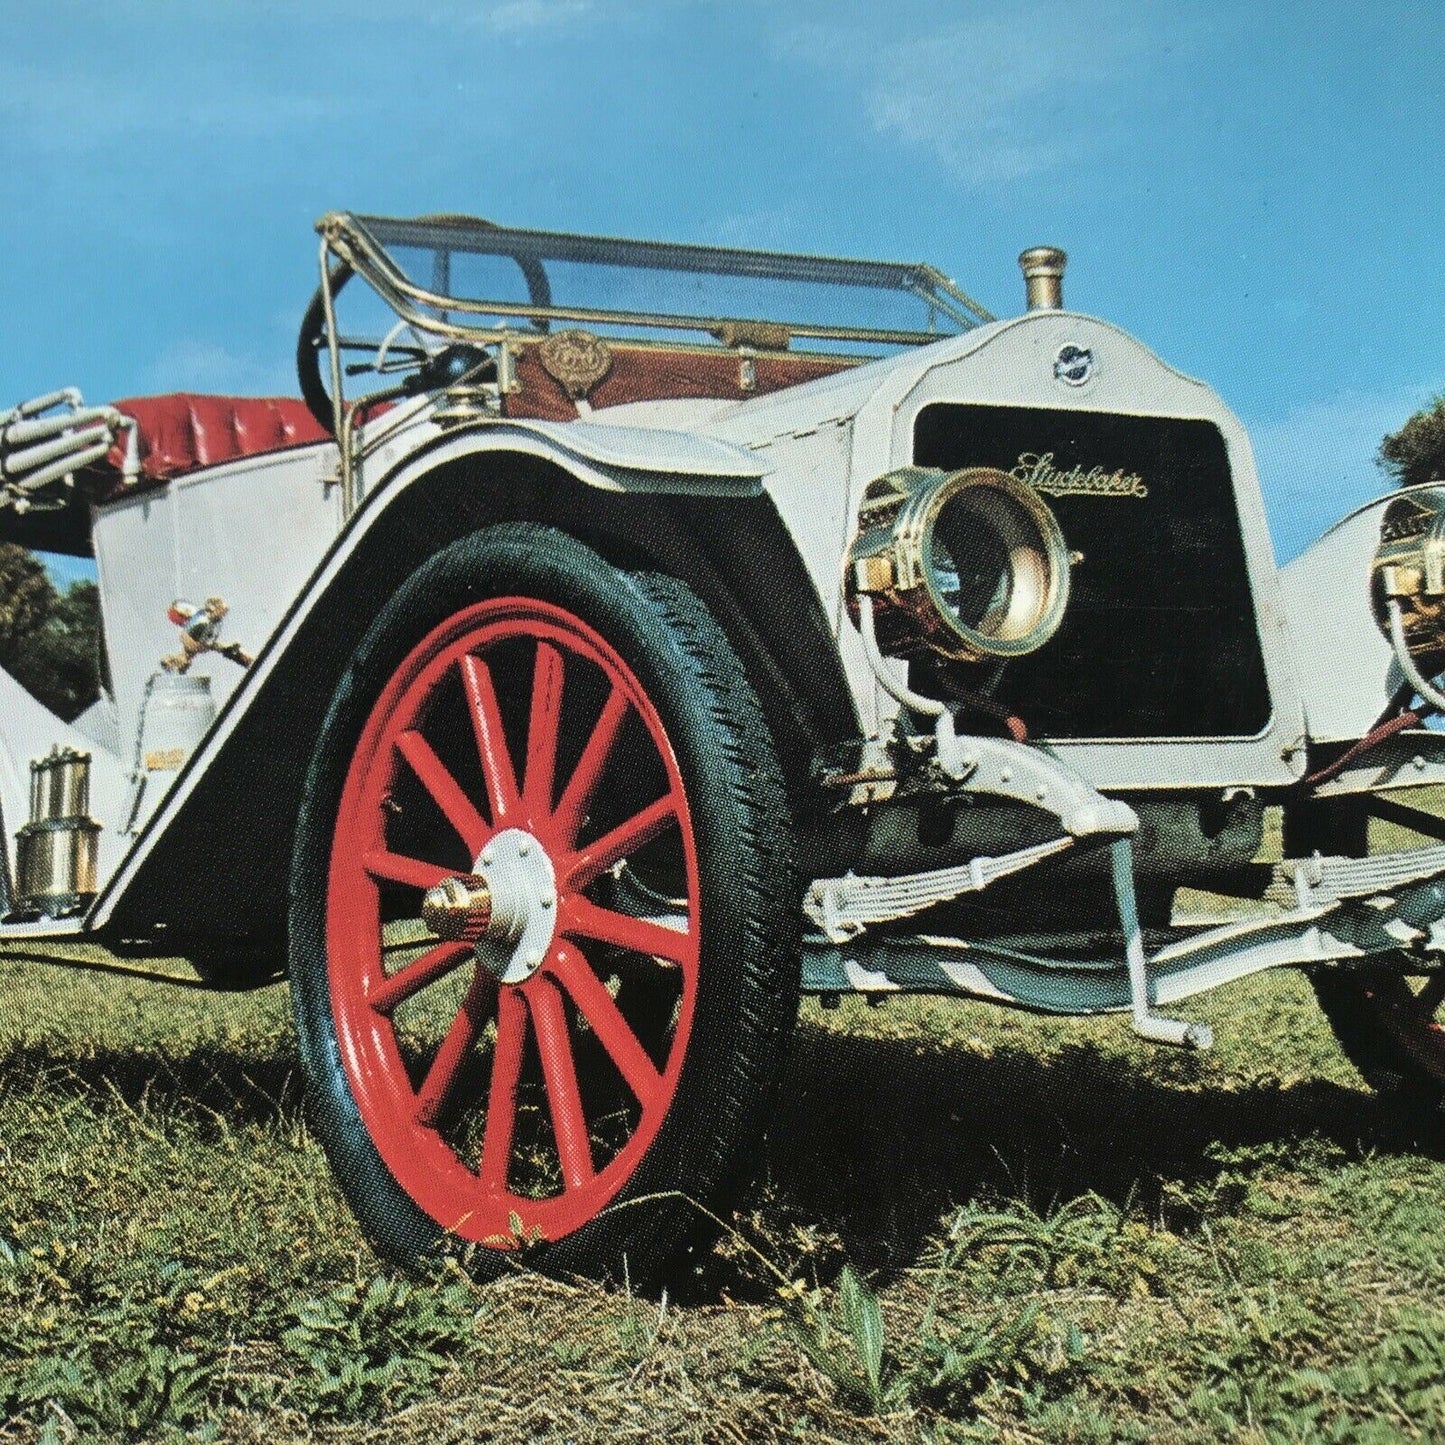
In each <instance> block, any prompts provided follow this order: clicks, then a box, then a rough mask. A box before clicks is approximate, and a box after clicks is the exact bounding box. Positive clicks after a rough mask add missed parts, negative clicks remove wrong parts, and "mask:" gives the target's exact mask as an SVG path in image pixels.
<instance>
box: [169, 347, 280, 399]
mask: <svg viewBox="0 0 1445 1445" xmlns="http://www.w3.org/2000/svg"><path fill="white" fill-rule="evenodd" d="M144 386H145V387H146V388H147V389H149V390H152V391H156V392H167V391H199V392H215V393H218V394H219V395H222V396H295V395H296V374H295V372H294V371H293V370H292V368H291V367H290V365H288V364H286V363H284V362H282V361H279V360H277V359H276V358H274V357H273V358H270V359H268V360H266V361H261V360H259V359H257V358H256V357H254V356H246V355H243V354H239V353H237V352H233V351H229V350H227V348H226V347H224V346H222V345H220V344H219V343H218V342H214V341H206V340H200V339H196V338H189V339H183V340H180V341H173V342H171V343H170V345H168V346H167V347H165V349H164V350H163V351H162V352H161V353H160V355H159V356H157V357H156V359H155V361H154V362H152V363H151V365H150V366H148V367H147V368H146V369H145V372H144Z"/></svg>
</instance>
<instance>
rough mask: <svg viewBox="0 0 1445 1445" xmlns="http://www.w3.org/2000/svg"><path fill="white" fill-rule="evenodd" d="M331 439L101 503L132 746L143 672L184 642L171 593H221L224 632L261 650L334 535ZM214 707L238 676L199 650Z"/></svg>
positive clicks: (98, 534) (99, 544) (336, 497)
mask: <svg viewBox="0 0 1445 1445" xmlns="http://www.w3.org/2000/svg"><path fill="white" fill-rule="evenodd" d="M334 456H335V449H334V448H333V447H331V446H330V445H322V446H316V447H308V448H306V449H304V450H297V451H289V452H281V453H273V454H271V455H269V456H262V457H253V458H248V459H247V460H245V461H241V462H235V463H230V464H228V465H225V466H220V467H214V468H211V469H209V470H207V471H203V472H197V473H194V474H193V475H191V476H189V477H182V478H180V479H179V480H178V481H175V482H172V483H171V484H170V485H169V486H168V487H166V488H164V489H162V490H156V491H153V492H146V493H143V494H142V495H140V496H137V497H134V498H131V499H129V500H127V501H122V502H116V503H113V504H112V505H110V506H108V507H106V508H105V509H104V510H103V511H102V512H101V513H100V514H99V516H98V517H97V519H96V524H95V560H96V567H97V570H98V572H99V580H100V589H101V603H102V607H103V610H104V617H105V633H106V645H107V647H108V648H109V653H110V664H111V673H112V681H113V683H114V686H115V700H116V710H117V715H118V720H119V723H120V733H121V738H122V739H123V744H124V746H125V747H126V748H134V745H135V738H136V730H137V727H138V725H139V721H140V707H141V700H142V698H143V696H144V693H145V685H146V680H147V679H148V678H149V677H150V675H151V674H152V673H153V672H155V670H156V669H157V667H158V666H159V663H160V660H161V658H162V657H165V656H167V655H168V654H170V653H173V652H175V651H176V650H177V644H178V634H177V629H176V628H175V626H174V625H173V624H172V623H171V622H170V621H169V619H168V618H167V617H166V609H167V608H168V607H169V606H170V604H171V603H172V602H173V601H174V600H175V599H176V598H184V599H186V600H187V601H190V602H194V603H201V602H204V601H205V599H206V598H207V597H222V598H224V599H225V600H226V602H227V603H228V604H229V606H230V609H231V611H230V615H229V616H228V617H227V618H226V621H225V628H224V631H223V634H222V635H223V638H224V640H226V641H234V642H239V643H240V644H241V645H242V646H243V647H244V648H245V649H246V650H247V651H248V652H251V653H254V652H256V650H257V649H258V648H259V647H260V646H261V644H262V643H263V642H264V641H265V640H266V639H267V638H268V637H269V636H270V635H271V633H272V632H273V631H275V629H276V626H277V624H278V623H279V622H280V620H281V617H282V615H283V613H284V612H285V610H286V608H287V607H288V606H289V605H290V604H291V601H292V600H293V598H294V597H295V596H296V594H297V593H298V592H299V591H300V590H301V588H302V586H303V585H304V583H305V581H306V579H307V578H308V577H309V576H310V575H311V573H312V571H313V570H314V569H315V567H316V564H317V563H318V562H319V561H320V560H321V557H322V555H323V553H324V552H325V550H326V548H327V547H328V546H330V544H331V543H332V541H333V540H334V539H335V537H336V533H337V531H338V529H339V527H340V525H341V499H340V489H339V488H338V487H336V486H334V485H330V486H328V485H326V484H325V481H324V479H325V478H326V477H327V476H329V475H330V474H331V464H332V462H333V461H334ZM192 671H193V672H194V673H196V674H197V675H200V676H208V677H210V678H211V680H212V681H211V688H212V694H213V696H214V697H215V700H216V703H217V705H218V706H219V705H220V704H221V703H223V702H224V701H225V700H226V698H227V697H229V696H230V694H231V692H232V691H233V690H234V689H235V687H236V684H237V683H238V682H239V681H240V678H241V669H240V668H238V667H237V666H236V664H235V663H233V662H229V661H227V660H226V659H225V658H222V657H217V656H215V655H207V656H202V657H201V658H200V660H199V661H197V662H196V663H195V664H194V666H193V668H192Z"/></svg>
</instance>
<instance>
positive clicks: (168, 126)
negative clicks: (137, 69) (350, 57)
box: [0, 63, 362, 153]
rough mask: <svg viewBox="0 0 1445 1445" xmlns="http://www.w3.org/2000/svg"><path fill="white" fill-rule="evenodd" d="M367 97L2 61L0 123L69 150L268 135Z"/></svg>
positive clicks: (34, 143)
mask: <svg viewBox="0 0 1445 1445" xmlns="http://www.w3.org/2000/svg"><path fill="white" fill-rule="evenodd" d="M361 105H362V102H361V101H360V100H355V99H343V98H342V97H341V96H339V95H322V94H319V93H306V92H301V91H285V90H277V89H274V88H259V87H253V86H247V85H238V84H236V83H235V82H234V78H233V77H230V76H227V77H226V78H225V80H224V83H222V82H221V81H219V80H218V79H217V77H216V75H215V74H213V73H208V72H207V71H206V70H205V69H204V68H198V69H197V70H195V71H192V72H189V73H187V72H179V73H177V74H174V75H170V74H168V75H166V77H165V78H164V82H163V83H158V82H156V81H155V80H153V79H151V78H149V77H146V76H127V75H120V74H111V73H109V72H107V71H106V70H104V68H103V67H101V66H98V65H97V66H94V67H92V68H90V69H87V70H83V71H82V70H80V69H77V68H75V67H73V66H71V67H67V68H64V69H61V68H53V67H51V66H49V65H21V64H14V63H11V64H0V121H3V124H4V126H5V128H6V130H7V132H8V135H9V139H10V140H11V141H12V142H19V143H21V144H23V145H24V146H26V147H27V148H31V149H36V150H42V151H52V150H54V151H64V152H67V153H72V152H74V151H76V150H81V149H94V148H97V147H101V146H105V147H113V146H116V145H117V144H118V143H120V142H122V141H124V140H126V139H135V138H136V137H142V138H144V137H167V138H174V137H187V138H191V139H200V140H204V141H209V142H212V143H214V142H215V141H217V140H222V139H224V140H228V141H235V140H268V139H275V138H277V137H282V136H287V135H291V134H294V133H295V132H296V130H297V129H298V128H301V127H304V126H309V125H315V124H317V123H318V122H322V121H329V120H335V119H337V118H339V117H342V116H344V115H347V114H350V113H352V112H354V111H357V110H359V109H360V108H361Z"/></svg>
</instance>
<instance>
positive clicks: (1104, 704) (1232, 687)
mask: <svg viewBox="0 0 1445 1445" xmlns="http://www.w3.org/2000/svg"><path fill="white" fill-rule="evenodd" d="M914 460H915V461H916V462H917V464H918V465H920V466H931V467H943V468H945V469H948V470H952V469H954V468H957V467H963V466H990V467H998V468H1000V469H1002V470H1003V471H1014V472H1016V474H1027V475H1032V476H1035V477H1037V478H1038V479H1039V480H1040V483H1041V488H1040V489H1041V490H1042V491H1043V492H1044V494H1045V496H1046V499H1047V501H1048V503H1049V505H1050V506H1051V507H1052V508H1053V509H1054V512H1055V514H1056V515H1057V516H1058V519H1059V524H1060V526H1061V527H1062V528H1063V532H1064V536H1065V538H1066V540H1067V542H1068V544H1069V546H1070V548H1071V549H1073V550H1075V551H1078V552H1082V553H1083V561H1082V562H1081V563H1079V565H1077V566H1076V567H1075V568H1074V571H1073V596H1072V600H1071V601H1070V604H1069V610H1068V613H1067V614H1066V616H1065V618H1064V623H1063V626H1062V627H1061V628H1060V629H1059V632H1058V633H1057V635H1056V636H1055V637H1054V638H1053V639H1052V640H1051V641H1049V642H1048V643H1046V644H1045V645H1044V647H1042V648H1041V649H1040V650H1039V651H1038V652H1036V653H1034V654H1033V655H1031V656H1030V657H1027V658H1023V659H1021V660H1019V661H1017V662H1014V663H1011V664H1010V665H1009V666H1008V668H1007V669H1006V671H1005V673H1004V675H1003V678H1002V680H1001V681H1000V683H999V685H998V689H997V693H996V696H997V697H998V698H999V699H1000V700H1001V701H1004V702H1006V703H1008V704H1009V706H1010V707H1011V708H1013V709H1014V710H1015V711H1017V712H1018V713H1019V715H1020V716H1021V717H1023V718H1024V719H1025V721H1026V722H1028V724H1029V726H1030V728H1031V730H1032V731H1033V732H1034V733H1035V734H1037V735H1040V736H1045V737H1054V738H1064V739H1079V738H1163V737H1185V738H1188V737H1198V738H1216V737H1253V736H1255V735H1257V734H1258V733H1260V732H1262V731H1263V730H1264V728H1265V727H1266V725H1267V724H1268V722H1269V717H1270V700H1269V688H1268V684H1267V681H1266V677H1265V670H1264V658H1263V654H1262V652H1261V649H1260V640H1259V631H1258V627H1257V625H1256V621H1255V610H1254V603H1253V598H1252V596H1251V592H1250V586H1249V577H1248V572H1247V569H1246V565H1245V554H1244V540H1243V537H1242V534H1241V532H1240V525H1239V515H1238V512H1237V510H1236V507H1235V501H1234V488H1233V484H1232V480H1231V477H1230V471H1229V460H1228V456H1227V453H1226V450H1225V445H1224V438H1223V437H1222V436H1221V434H1220V432H1219V429H1218V428H1217V427H1216V426H1215V425H1214V424H1213V423H1212V422H1207V421H1192V420H1180V419H1176V418H1160V417H1135V416H1120V415H1114V414H1106V413H1101V412H1086V411H1066V410H1055V409H1042V408H1021V407H998V406H970V405H958V404H952V403H939V404H935V405H932V406H928V407H925V408H924V409H923V411H921V412H920V413H919V415H918V419H917V422H916V424H915V429H914Z"/></svg>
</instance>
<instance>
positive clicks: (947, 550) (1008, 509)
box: [844, 467, 1070, 662]
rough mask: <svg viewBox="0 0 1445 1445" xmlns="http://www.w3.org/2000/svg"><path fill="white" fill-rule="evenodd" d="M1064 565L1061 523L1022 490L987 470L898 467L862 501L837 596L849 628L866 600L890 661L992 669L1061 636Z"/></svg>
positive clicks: (1002, 475) (1066, 582) (1066, 591)
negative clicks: (937, 658)
mask: <svg viewBox="0 0 1445 1445" xmlns="http://www.w3.org/2000/svg"><path fill="white" fill-rule="evenodd" d="M1069 562H1070V558H1069V551H1068V547H1067V545H1066V544H1065V542H1064V537H1063V533H1062V532H1061V531H1060V530H1059V524H1058V521H1057V519H1056V518H1055V516H1054V514H1053V512H1052V511H1051V510H1050V509H1049V507H1048V505H1047V503H1045V502H1044V500H1043V498H1042V497H1040V496H1039V495H1038V493H1037V492H1035V491H1034V489H1033V488H1032V487H1030V486H1029V485H1028V484H1027V483H1025V482H1021V481H1019V480H1018V479H1017V478H1016V477H1011V476H1009V474H1008V473H1007V472H1001V471H998V470H996V469H995V468H992V467H967V468H965V469H963V470H962V471H956V472H943V471H939V470H937V469H934V468H928V467H900V468H899V469H898V470H896V471H892V472H888V473H887V474H886V475H884V476H881V477H879V478H878V479H877V480H876V481H874V482H872V483H871V484H870V485H869V487H868V489H867V491H866V492H865V493H864V495H863V502H862V505H861V506H860V507H859V511H858V532H857V535H856V536H855V537H854V539H853V545H852V547H851V548H850V549H849V553H848V561H847V574H846V577H845V580H844V595H845V598H846V601H847V605H848V609H849V612H850V613H851V614H852V616H853V617H854V619H855V620H856V619H857V617H858V598H859V596H860V595H867V596H869V597H871V598H872V599H873V611H874V625H875V628H876V630H877V634H878V645H879V648H880V650H881V651H882V652H883V653H884V654H885V655H887V656H891V657H909V656H913V655H915V654H917V653H919V652H921V651H923V650H924V649H928V650H931V651H933V652H937V653H940V654H942V655H943V656H944V657H948V658H952V659H954V660H956V661H961V662H984V661H997V660H1000V659H1006V658H1012V657H1022V656H1023V655H1024V654H1025V653H1029V652H1033V651H1034V650H1035V649H1036V648H1038V647H1041V646H1042V645H1043V644H1044V643H1045V642H1047V641H1048V640H1049V638H1050V637H1052V636H1053V635H1054V633H1055V632H1056V631H1057V630H1058V626H1059V623H1060V622H1061V621H1062V620H1063V616H1064V609H1065V608H1066V607H1067V606H1068V601H1069Z"/></svg>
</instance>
